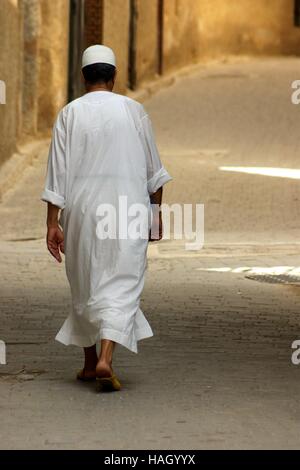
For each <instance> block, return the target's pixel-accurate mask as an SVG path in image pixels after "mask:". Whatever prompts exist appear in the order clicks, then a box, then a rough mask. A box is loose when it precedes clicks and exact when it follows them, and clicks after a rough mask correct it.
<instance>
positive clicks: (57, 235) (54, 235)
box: [47, 225, 65, 263]
mask: <svg viewBox="0 0 300 470" xmlns="http://www.w3.org/2000/svg"><path fill="white" fill-rule="evenodd" d="M47 248H48V250H49V251H50V253H51V255H52V256H53V257H54V258H55V259H56V260H57V261H58V262H59V263H61V261H62V259H61V255H60V252H62V253H64V252H65V250H64V234H63V231H62V230H61V228H60V227H59V226H58V225H54V226H48V231H47Z"/></svg>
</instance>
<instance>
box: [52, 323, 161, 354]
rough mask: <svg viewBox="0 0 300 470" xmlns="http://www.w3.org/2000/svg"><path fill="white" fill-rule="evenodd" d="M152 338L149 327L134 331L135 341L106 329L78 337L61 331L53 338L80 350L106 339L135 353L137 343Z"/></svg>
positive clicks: (128, 336) (118, 332)
mask: <svg viewBox="0 0 300 470" xmlns="http://www.w3.org/2000/svg"><path fill="white" fill-rule="evenodd" d="M152 336H153V331H152V329H151V327H150V326H149V327H145V328H140V329H135V331H134V337H135V340H134V339H132V338H131V337H130V335H125V334H124V333H121V332H120V331H116V330H111V329H108V328H103V329H102V330H100V333H98V334H96V335H91V336H81V335H80V336H79V335H72V334H66V333H64V332H62V331H59V332H58V333H57V335H56V337H55V339H56V341H58V342H59V343H62V344H64V345H65V346H70V345H73V346H79V347H81V348H89V347H91V346H93V345H94V344H96V343H97V342H99V341H101V339H108V340H111V341H115V342H116V343H119V344H121V345H122V346H124V347H125V348H127V349H129V351H131V352H134V353H137V352H138V350H137V342H138V341H140V340H142V339H146V338H151V337H152Z"/></svg>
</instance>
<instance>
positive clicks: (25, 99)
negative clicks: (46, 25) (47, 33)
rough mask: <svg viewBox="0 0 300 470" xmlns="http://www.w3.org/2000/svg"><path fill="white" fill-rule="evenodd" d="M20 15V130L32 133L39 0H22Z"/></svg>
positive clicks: (35, 110) (35, 107)
mask: <svg viewBox="0 0 300 470" xmlns="http://www.w3.org/2000/svg"><path fill="white" fill-rule="evenodd" d="M20 15H21V24H22V31H23V36H22V38H21V47H22V48H23V64H22V73H23V74H22V112H21V116H20V118H21V120H22V123H21V132H22V134H23V135H26V136H28V135H34V134H36V132H37V129H38V93H37V89H38V85H39V73H40V67H39V60H38V55H39V39H40V29H41V9H40V2H39V0H22V2H20Z"/></svg>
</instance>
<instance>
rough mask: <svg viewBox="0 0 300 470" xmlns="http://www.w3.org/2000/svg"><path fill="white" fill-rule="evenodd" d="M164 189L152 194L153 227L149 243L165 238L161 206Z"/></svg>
mask: <svg viewBox="0 0 300 470" xmlns="http://www.w3.org/2000/svg"><path fill="white" fill-rule="evenodd" d="M162 195H163V188H162V187H161V188H159V189H158V190H157V191H156V192H155V193H153V194H151V196H150V202H151V205H153V206H152V208H153V210H152V214H153V220H152V226H151V230H150V234H149V241H150V242H154V241H157V240H161V239H162V237H163V226H162V216H161V211H160V206H161V203H162Z"/></svg>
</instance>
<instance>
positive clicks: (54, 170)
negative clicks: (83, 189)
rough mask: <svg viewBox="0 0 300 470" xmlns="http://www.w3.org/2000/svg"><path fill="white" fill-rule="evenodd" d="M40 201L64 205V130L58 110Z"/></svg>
mask: <svg viewBox="0 0 300 470" xmlns="http://www.w3.org/2000/svg"><path fill="white" fill-rule="evenodd" d="M41 199H42V201H45V202H51V204H53V205H54V206H57V207H59V208H60V209H64V207H65V205H66V131H65V126H64V123H63V114H62V112H60V114H59V115H58V118H57V120H56V122H55V125H54V127H53V133H52V140H51V144H50V149H49V154H48V164H47V173H46V181H45V187H44V191H43V193H42V196H41Z"/></svg>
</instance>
